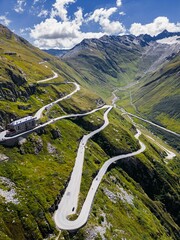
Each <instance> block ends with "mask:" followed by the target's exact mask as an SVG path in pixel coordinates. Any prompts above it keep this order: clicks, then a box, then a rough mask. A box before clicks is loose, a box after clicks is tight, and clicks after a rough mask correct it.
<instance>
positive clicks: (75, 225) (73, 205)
mask: <svg viewBox="0 0 180 240" xmlns="http://www.w3.org/2000/svg"><path fill="white" fill-rule="evenodd" d="M53 73H54V76H53V77H51V78H47V79H44V80H40V81H38V83H42V82H47V81H50V80H52V79H55V78H57V77H58V74H57V73H55V72H53ZM67 83H68V84H74V85H75V90H74V91H73V92H71V93H70V94H68V95H66V96H64V97H62V98H60V99H58V100H56V101H54V102H52V103H50V104H47V105H46V106H43V107H42V108H40V109H39V110H38V111H37V112H36V114H35V115H34V116H35V117H36V118H37V119H40V118H41V116H42V113H43V111H44V110H46V109H49V108H50V107H52V106H53V105H54V104H56V103H58V102H60V101H62V100H64V99H67V98H69V97H71V96H72V95H73V94H75V93H76V92H77V91H79V90H80V86H79V84H77V83H75V82H67ZM115 92H116V91H114V92H113V97H114V98H113V99H112V105H104V106H102V107H100V108H96V109H94V110H92V111H89V112H87V113H82V114H69V115H64V116H61V117H57V118H54V119H51V120H49V121H48V122H46V123H44V124H42V125H39V126H37V127H35V128H34V129H31V130H29V131H26V132H23V133H20V134H18V135H15V136H12V137H5V136H3V138H4V139H3V141H4V140H7V139H8V140H11V139H15V138H19V137H20V136H23V135H26V134H29V133H31V132H33V131H35V130H37V129H39V128H42V127H45V126H47V125H49V124H52V123H54V122H56V121H58V120H62V119H67V118H72V117H82V116H87V115H89V114H92V113H95V112H96V111H99V110H101V109H106V111H105V112H104V123H103V125H102V126H101V127H99V128H98V129H96V130H94V131H92V132H90V133H89V134H87V135H84V136H83V137H82V139H81V141H80V144H79V148H78V151H77V156H76V160H75V165H74V168H73V171H72V174H71V178H70V181H69V183H68V186H67V188H66V190H65V193H64V195H63V197H62V199H61V201H60V203H59V205H58V209H57V210H56V211H55V213H54V221H55V223H56V225H57V227H58V228H59V229H64V230H69V231H74V230H77V229H79V228H80V227H82V226H83V225H84V224H86V222H87V220H88V217H89V214H90V210H91V206H92V203H93V200H94V197H95V194H96V192H97V190H98V187H99V184H100V183H101V180H102V178H103V176H104V174H105V173H106V172H107V170H108V167H109V166H110V165H111V164H112V163H115V162H116V161H118V160H120V159H124V158H128V157H132V156H136V155H138V154H140V153H142V152H143V151H144V150H145V149H146V146H145V145H144V144H143V143H142V142H141V141H140V140H139V137H140V135H141V131H140V130H139V129H137V128H136V130H137V133H136V135H135V138H136V139H137V140H138V141H139V144H140V149H139V150H137V151H135V152H132V153H128V154H122V155H118V156H115V157H112V158H110V159H108V160H107V161H106V162H105V163H104V164H103V166H102V167H101V168H100V170H99V172H98V174H97V176H96V177H95V178H94V180H93V181H92V184H91V187H90V189H89V191H88V194H87V197H86V199H85V201H84V204H83V206H82V209H81V211H80V214H79V216H78V217H77V219H76V220H74V221H71V220H68V217H69V216H70V215H72V214H75V213H76V210H77V207H78V197H79V193H80V186H81V178H82V171H83V163H84V155H85V148H86V145H87V142H88V140H89V139H90V138H92V137H93V136H94V135H95V134H97V133H99V132H100V131H102V130H103V129H105V128H106V127H107V126H108V124H109V119H108V114H109V112H110V111H111V110H112V108H113V106H114V107H116V104H115V103H116V101H117V100H118V97H117V96H116V95H115ZM124 114H129V115H130V116H135V117H137V116H136V115H133V114H130V113H127V112H124ZM138 118H139V117H138ZM140 119H141V118H140ZM143 120H144V119H143ZM146 122H149V121H147V120H146ZM133 124H134V126H135V127H136V124H135V123H133ZM153 125H156V124H153ZM158 127H160V126H158ZM160 128H162V127H160ZM163 129H164V128H163ZM169 131H170V130H169ZM170 132H171V133H172V131H170ZM173 134H175V135H177V134H176V133H174V132H173ZM178 136H179V134H178ZM1 140H2V139H1V136H0V141H1ZM166 150H167V149H166Z"/></svg>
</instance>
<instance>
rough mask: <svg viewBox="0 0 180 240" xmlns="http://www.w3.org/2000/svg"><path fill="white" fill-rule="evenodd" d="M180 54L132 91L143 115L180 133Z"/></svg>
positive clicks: (134, 101)
mask: <svg viewBox="0 0 180 240" xmlns="http://www.w3.org/2000/svg"><path fill="white" fill-rule="evenodd" d="M179 72H180V54H178V55H177V56H175V57H174V58H172V60H171V61H170V62H169V63H168V64H166V65H164V66H163V67H162V68H161V69H160V70H159V71H157V72H156V73H154V74H151V75H150V76H148V77H146V79H145V80H144V81H143V82H142V83H141V86H140V87H139V86H138V87H137V90H134V91H133V92H132V99H133V103H134V104H135V106H136V107H137V110H138V111H139V112H141V113H142V114H143V115H146V116H148V118H150V119H154V120H156V121H157V122H160V123H161V124H162V125H164V126H165V127H167V128H169V129H172V130H174V131H176V132H179V133H180V128H179V126H180V125H179V123H180V113H179V102H180V83H179Z"/></svg>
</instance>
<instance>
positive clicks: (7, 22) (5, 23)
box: [0, 16, 11, 26]
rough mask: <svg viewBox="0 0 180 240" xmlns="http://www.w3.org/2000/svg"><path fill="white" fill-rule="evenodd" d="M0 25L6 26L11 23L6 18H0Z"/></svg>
mask: <svg viewBox="0 0 180 240" xmlns="http://www.w3.org/2000/svg"><path fill="white" fill-rule="evenodd" d="M0 23H1V24H3V25H5V26H8V25H9V24H10V23H11V20H9V19H8V18H7V17H6V16H0Z"/></svg>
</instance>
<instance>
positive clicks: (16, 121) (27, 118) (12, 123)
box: [10, 116, 36, 126]
mask: <svg viewBox="0 0 180 240" xmlns="http://www.w3.org/2000/svg"><path fill="white" fill-rule="evenodd" d="M31 120H36V117H32V116H27V117H24V118H20V119H18V120H15V121H13V122H11V123H10V125H11V126H16V125H19V124H20V123H24V122H29V121H31Z"/></svg>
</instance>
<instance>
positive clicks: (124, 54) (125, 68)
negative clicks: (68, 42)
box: [62, 36, 142, 95]
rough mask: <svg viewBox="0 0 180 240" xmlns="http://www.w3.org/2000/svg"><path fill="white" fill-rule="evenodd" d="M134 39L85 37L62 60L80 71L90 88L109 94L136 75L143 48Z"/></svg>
mask: <svg viewBox="0 0 180 240" xmlns="http://www.w3.org/2000/svg"><path fill="white" fill-rule="evenodd" d="M133 40H134V37H130V36H129V37H126V36H125V37H124V38H123V37H121V38H120V37H115V36H104V37H102V38H100V39H98V40H97V39H90V40H88V39H86V40H83V41H82V42H81V43H80V44H79V45H77V46H75V47H74V48H73V49H72V50H70V51H69V52H68V53H67V54H65V55H64V56H63V58H62V59H63V60H64V61H65V62H66V63H68V64H69V65H70V66H71V67H72V68H74V69H75V70H76V71H77V72H79V73H81V76H82V78H83V80H84V82H85V83H86V84H87V86H88V87H91V88H95V89H96V91H97V92H100V93H101V94H104V95H106V94H109V93H110V90H111V89H112V88H113V87H116V86H121V85H125V84H127V83H128V82H131V81H133V80H134V79H135V78H136V75H137V72H138V62H139V57H140V56H141V51H142V47H141V46H140V45H138V44H137V45H136V44H134V43H133Z"/></svg>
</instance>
